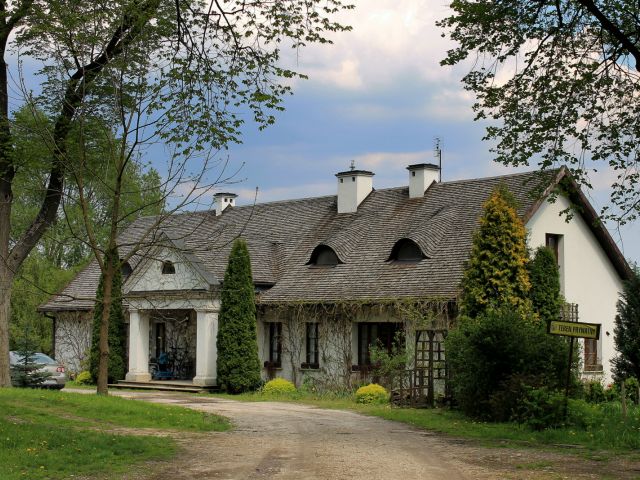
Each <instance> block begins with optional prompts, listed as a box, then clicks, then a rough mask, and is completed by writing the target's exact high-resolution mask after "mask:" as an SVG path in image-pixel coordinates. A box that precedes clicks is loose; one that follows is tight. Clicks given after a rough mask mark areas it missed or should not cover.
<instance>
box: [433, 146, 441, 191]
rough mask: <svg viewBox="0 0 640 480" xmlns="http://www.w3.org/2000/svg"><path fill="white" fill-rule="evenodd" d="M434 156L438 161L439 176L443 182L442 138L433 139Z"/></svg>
mask: <svg viewBox="0 0 640 480" xmlns="http://www.w3.org/2000/svg"><path fill="white" fill-rule="evenodd" d="M433 156H434V157H436V158H437V159H438V172H439V173H438V176H439V177H440V178H439V181H442V139H441V138H440V137H434V138H433Z"/></svg>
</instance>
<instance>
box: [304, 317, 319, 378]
mask: <svg viewBox="0 0 640 480" xmlns="http://www.w3.org/2000/svg"><path fill="white" fill-rule="evenodd" d="M319 338H320V328H319V323H318V322H307V323H306V325H305V360H306V361H305V362H304V363H302V364H301V365H300V368H304V369H310V370H317V369H319V368H320V341H319Z"/></svg>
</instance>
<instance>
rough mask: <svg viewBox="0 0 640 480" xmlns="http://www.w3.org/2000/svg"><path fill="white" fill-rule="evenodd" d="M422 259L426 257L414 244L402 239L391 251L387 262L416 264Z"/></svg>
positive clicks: (411, 241)
mask: <svg viewBox="0 0 640 480" xmlns="http://www.w3.org/2000/svg"><path fill="white" fill-rule="evenodd" d="M424 258H426V257H425V255H424V253H422V250H421V249H420V247H419V246H418V244H417V243H416V242H414V241H413V240H409V239H408V238H402V239H400V240H398V241H397V242H396V244H395V245H394V246H393V248H392V249H391V255H390V256H389V261H392V262H404V263H417V262H419V261H420V260H422V259H424Z"/></svg>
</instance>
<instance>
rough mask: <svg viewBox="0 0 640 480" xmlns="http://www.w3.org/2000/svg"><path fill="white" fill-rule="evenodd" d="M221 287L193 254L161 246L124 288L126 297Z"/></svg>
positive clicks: (136, 271)
mask: <svg viewBox="0 0 640 480" xmlns="http://www.w3.org/2000/svg"><path fill="white" fill-rule="evenodd" d="M216 283H218V282H217V280H216V278H215V277H214V276H213V275H211V274H210V273H209V272H207V271H206V270H204V269H203V268H202V266H201V265H200V264H199V262H198V260H197V259H196V258H195V257H194V256H193V255H191V254H188V253H185V252H182V251H180V250H178V249H177V248H176V247H175V246H173V245H159V246H157V247H155V248H154V249H152V250H151V251H150V252H149V253H147V254H146V255H145V258H144V260H143V261H142V262H140V264H139V265H138V266H137V268H136V269H135V270H134V271H133V272H132V274H131V275H130V276H129V277H128V278H127V279H126V281H125V282H124V285H123V292H124V294H125V295H126V294H129V293H144V292H171V291H185V290H191V291H193V290H201V291H207V290H209V289H210V288H211V286H212V285H214V284H216Z"/></svg>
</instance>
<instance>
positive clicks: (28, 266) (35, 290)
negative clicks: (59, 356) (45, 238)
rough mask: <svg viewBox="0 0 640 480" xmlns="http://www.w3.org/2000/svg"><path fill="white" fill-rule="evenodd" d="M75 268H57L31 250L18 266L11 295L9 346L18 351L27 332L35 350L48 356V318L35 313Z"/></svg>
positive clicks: (50, 326) (37, 252) (40, 254)
mask: <svg viewBox="0 0 640 480" xmlns="http://www.w3.org/2000/svg"><path fill="white" fill-rule="evenodd" d="M77 269H78V267H77V266H76V267H73V268H69V269H62V268H59V267H58V266H57V265H54V264H53V262H52V261H51V259H50V258H48V257H46V256H45V255H44V254H42V253H40V252H39V251H33V252H32V253H31V255H29V257H28V258H27V259H26V261H25V262H24V263H23V264H22V266H21V267H20V270H19V272H18V275H16V278H15V280H14V282H13V292H12V294H11V322H10V324H9V327H10V333H11V336H10V347H11V350H16V349H18V342H19V340H20V338H21V337H22V335H23V332H25V331H29V332H30V336H31V338H32V340H33V341H34V342H35V344H36V345H35V346H36V350H37V351H38V352H44V353H46V354H48V355H51V354H52V353H53V352H52V351H51V348H52V341H51V340H52V339H51V334H52V327H53V326H52V324H51V319H49V318H45V317H43V315H42V314H40V313H38V307H39V306H40V305H41V304H42V303H44V302H45V301H46V300H47V299H48V297H49V295H50V293H51V292H56V291H59V290H60V289H61V288H62V287H63V286H64V285H65V284H66V283H67V282H68V281H69V280H71V278H72V277H73V275H74V274H75V273H76V272H77Z"/></svg>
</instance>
